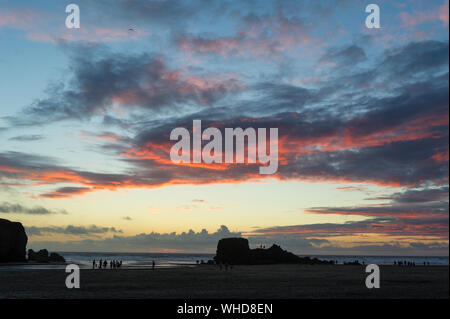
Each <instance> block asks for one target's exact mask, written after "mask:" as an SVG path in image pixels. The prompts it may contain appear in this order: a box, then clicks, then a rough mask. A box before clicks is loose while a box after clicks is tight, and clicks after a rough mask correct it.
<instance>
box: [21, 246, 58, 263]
mask: <svg viewBox="0 0 450 319" xmlns="http://www.w3.org/2000/svg"><path fill="white" fill-rule="evenodd" d="M28 261H33V262H37V263H48V262H61V263H64V262H66V260H65V259H64V257H63V256H61V255H60V254H57V253H51V254H50V255H49V254H48V251H47V249H41V250H39V251H38V252H35V251H34V250H33V249H28Z"/></svg>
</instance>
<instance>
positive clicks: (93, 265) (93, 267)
mask: <svg viewBox="0 0 450 319" xmlns="http://www.w3.org/2000/svg"><path fill="white" fill-rule="evenodd" d="M95 265H96V263H95V259H94V260H93V261H92V269H95Z"/></svg>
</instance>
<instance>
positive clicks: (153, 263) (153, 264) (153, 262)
mask: <svg viewBox="0 0 450 319" xmlns="http://www.w3.org/2000/svg"><path fill="white" fill-rule="evenodd" d="M155 266H156V264H155V261H154V260H153V261H152V270H155Z"/></svg>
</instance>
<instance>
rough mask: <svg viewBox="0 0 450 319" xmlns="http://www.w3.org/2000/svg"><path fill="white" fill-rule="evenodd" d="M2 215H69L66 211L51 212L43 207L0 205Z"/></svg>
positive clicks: (4, 203) (5, 203)
mask: <svg viewBox="0 0 450 319" xmlns="http://www.w3.org/2000/svg"><path fill="white" fill-rule="evenodd" d="M0 213H3V214H27V215H52V214H67V212H66V211H65V210H51V209H47V208H44V207H42V206H35V207H25V206H23V205H21V204H11V203H7V202H3V203H0Z"/></svg>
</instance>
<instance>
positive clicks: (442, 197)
mask: <svg viewBox="0 0 450 319" xmlns="http://www.w3.org/2000/svg"><path fill="white" fill-rule="evenodd" d="M448 197H449V188H448V186H441V187H432V188H421V189H409V190H406V191H404V192H399V193H394V194H392V195H387V196H378V197H373V198H368V199H372V200H391V201H392V202H395V203H427V202H434V201H446V200H447V201H448Z"/></svg>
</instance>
